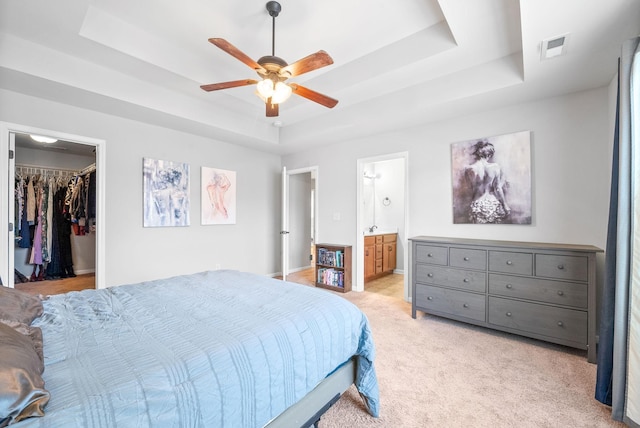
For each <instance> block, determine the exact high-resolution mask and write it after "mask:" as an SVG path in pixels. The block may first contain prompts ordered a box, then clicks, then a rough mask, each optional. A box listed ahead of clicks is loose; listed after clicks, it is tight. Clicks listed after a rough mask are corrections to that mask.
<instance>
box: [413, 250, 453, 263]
mask: <svg viewBox="0 0 640 428" xmlns="http://www.w3.org/2000/svg"><path fill="white" fill-rule="evenodd" d="M415 261H416V262H417V263H433V264H436V265H445V266H446V265H447V264H449V249H448V248H447V247H436V246H433V245H416V260H415Z"/></svg>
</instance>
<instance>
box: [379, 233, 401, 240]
mask: <svg viewBox="0 0 640 428" xmlns="http://www.w3.org/2000/svg"><path fill="white" fill-rule="evenodd" d="M397 237H398V235H396V234H395V233H393V234H389V235H383V236H382V242H396V241H397V239H398V238H397Z"/></svg>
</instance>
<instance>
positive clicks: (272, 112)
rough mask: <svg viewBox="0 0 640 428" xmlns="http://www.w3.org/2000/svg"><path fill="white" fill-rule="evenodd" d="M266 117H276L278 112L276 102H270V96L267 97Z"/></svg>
mask: <svg viewBox="0 0 640 428" xmlns="http://www.w3.org/2000/svg"><path fill="white" fill-rule="evenodd" d="M265 105H266V106H267V117H277V116H278V114H279V110H280V109H279V108H278V104H271V98H267V102H266V103H265Z"/></svg>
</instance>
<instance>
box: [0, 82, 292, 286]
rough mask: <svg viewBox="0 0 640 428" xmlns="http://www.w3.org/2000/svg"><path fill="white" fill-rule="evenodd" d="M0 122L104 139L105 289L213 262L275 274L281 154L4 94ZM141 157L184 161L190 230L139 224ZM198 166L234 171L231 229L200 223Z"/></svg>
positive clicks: (212, 265)
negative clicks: (234, 203)
mask: <svg viewBox="0 0 640 428" xmlns="http://www.w3.org/2000/svg"><path fill="white" fill-rule="evenodd" d="M0 121H4V122H9V123H15V124H21V125H27V126H33V127H38V128H43V129H47V130H53V131H58V132H65V133H69V134H74V135H81V136H85V137H91V138H97V139H103V140H106V144H105V154H106V171H105V174H106V195H105V197H106V203H105V205H106V213H105V214H106V219H105V222H104V223H105V227H106V235H107V236H106V239H105V241H106V242H104V247H103V248H104V250H105V254H106V256H105V257H106V260H105V264H106V266H105V270H106V271H105V277H106V278H105V284H106V285H107V286H111V285H118V284H123V283H131V282H138V281H143V280H149V279H156V278H162V277H167V276H172V275H179V274H185V273H192V272H198V271H203V270H208V269H214V268H215V266H216V265H220V267H221V268H223V269H224V268H231V269H240V270H244V271H249V272H255V273H259V274H270V273H273V272H277V270H278V268H277V266H278V263H279V257H280V245H279V234H278V231H279V215H280V212H279V211H280V209H279V204H280V190H279V186H280V184H279V183H280V157H278V156H274V155H269V154H265V153H262V152H258V151H255V150H250V149H247V148H243V147H239V146H235V145H231V144H227V143H224V142H220V141H215V140H211V139H208V138H203V137H199V136H195V135H191V134H186V133H183V132H177V131H174V130H170V129H166V128H161V127H157V126H151V125H147V124H143V123H140V122H136V121H132V120H127V119H123V118H120V117H116V116H110V115H106V114H102V113H97V112H94V111H90V110H86V109H82V108H76V107H73V106H69V105H64V104H59V103H54V102H51V101H48V100H43V99H38V98H34V97H30V96H25V95H22V94H18V93H14V92H10V91H5V90H0ZM143 157H149V158H155V159H164V160H172V161H176V162H187V163H189V164H190V166H191V188H190V196H191V211H190V217H191V226H189V227H173V228H169V227H167V228H143V227H142V219H143V213H142V207H143V202H142V195H143V193H142V158H143ZM201 166H208V167H216V168H223V169H228V170H232V171H236V172H237V186H238V188H237V224H235V225H220V226H201V225H200V167H201ZM4 205H5V201H2V206H4Z"/></svg>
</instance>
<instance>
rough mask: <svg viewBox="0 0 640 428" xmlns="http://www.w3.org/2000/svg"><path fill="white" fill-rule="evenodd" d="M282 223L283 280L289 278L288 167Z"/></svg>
mask: <svg viewBox="0 0 640 428" xmlns="http://www.w3.org/2000/svg"><path fill="white" fill-rule="evenodd" d="M281 210H282V225H281V228H280V245H281V248H282V251H281V253H282V254H281V256H282V280H283V281H286V280H287V273H288V271H289V176H288V175H287V167H286V166H283V167H282V207H281Z"/></svg>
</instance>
